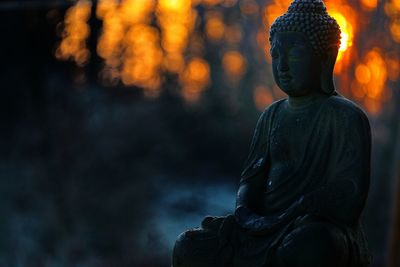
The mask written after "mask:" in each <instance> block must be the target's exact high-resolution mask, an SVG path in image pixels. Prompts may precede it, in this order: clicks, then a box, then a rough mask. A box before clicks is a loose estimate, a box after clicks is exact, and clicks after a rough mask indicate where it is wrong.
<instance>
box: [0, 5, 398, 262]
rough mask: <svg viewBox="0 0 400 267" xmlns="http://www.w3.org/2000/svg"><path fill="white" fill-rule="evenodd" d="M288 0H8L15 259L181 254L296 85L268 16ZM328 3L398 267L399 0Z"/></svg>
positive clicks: (2, 247)
mask: <svg viewBox="0 0 400 267" xmlns="http://www.w3.org/2000/svg"><path fill="white" fill-rule="evenodd" d="M289 3H290V1H286V0H284V1H279V0H274V1H269V0H265V1H264V0H258V1H256V0H238V1H236V0H196V1H195V0H174V1H172V0H171V1H164V0H159V1H153V0H148V1H147V0H146V1H145V0H131V1H128V0H125V1H121V2H118V1H113V0H108V1H105V0H104V1H78V2H70V1H51V0H47V1H33V0H25V1H3V2H1V3H0V33H1V39H0V40H1V41H0V58H1V62H2V64H0V83H1V91H0V92H1V97H0V109H1V112H0V117H1V123H0V125H1V130H0V196H1V202H0V214H1V215H2V216H1V217H0V266H23V267H25V266H27V267H28V266H29V267H34V266H46V267H47V266H77V267H78V266H85V267H92V266H154V267H156V266H169V265H170V256H171V250H172V246H173V243H174V240H175V238H176V236H177V235H178V234H179V233H180V232H182V231H184V230H185V229H188V228H192V227H197V226H199V223H200V221H201V219H202V218H203V217H204V216H206V215H226V214H228V213H231V212H232V211H233V208H234V204H235V194H236V190H237V185H238V181H239V176H240V172H241V168H242V165H243V163H244V160H245V158H246V156H247V151H248V147H249V145H250V140H251V137H252V133H253V130H254V127H255V124H256V121H257V119H258V116H259V114H260V112H261V111H262V110H263V109H264V108H265V107H266V106H268V105H269V104H270V103H271V102H272V101H274V100H277V99H279V98H282V97H284V95H283V94H282V93H281V92H280V91H279V89H278V88H277V87H276V86H275V85H274V81H273V79H272V76H271V69H270V63H269V60H270V59H269V56H268V53H267V55H265V54H264V49H265V50H267V51H268V49H269V48H268V42H267V38H268V36H267V29H266V28H265V26H264V25H267V27H268V25H269V24H270V23H271V22H272V21H273V19H274V18H276V16H277V15H278V14H281V13H282V12H284V11H285V9H286V8H287V6H288V4H289ZM326 4H327V7H328V10H329V11H330V12H331V14H332V15H333V16H335V18H337V20H338V22H339V24H341V27H342V30H343V32H344V34H343V38H344V39H342V42H343V47H342V48H341V49H342V50H341V55H340V59H339V60H338V63H337V66H336V70H335V73H336V74H335V75H336V76H335V80H336V84H337V87H338V91H339V92H340V93H342V94H343V95H345V96H346V97H348V98H350V99H352V100H353V101H355V102H357V103H358V104H359V105H360V106H362V107H363V108H364V109H365V110H366V112H367V113H368V115H369V118H370V121H371V126H372V132H373V159H372V183H371V190H370V196H369V199H368V203H367V207H366V210H365V213H364V215H363V220H364V226H365V231H366V232H367V237H368V239H369V243H370V247H371V250H372V251H373V253H374V263H373V266H388V263H389V262H390V261H393V259H394V257H391V256H390V255H391V254H390V251H391V249H400V247H399V246H400V245H399V241H400V238H399V237H398V236H396V229H397V231H398V229H400V227H399V226H398V222H397V226H396V215H397V214H399V213H400V211H396V210H395V209H396V207H399V206H396V205H395V202H396V199H395V196H396V195H399V194H400V193H396V190H398V189H397V187H398V185H397V184H398V182H396V181H398V180H399V177H400V170H399V167H400V137H399V134H400V123H399V121H400V120H399V118H400V117H399V112H400V108H399V107H400V91H399V90H400V86H399V70H400V65H399V64H400V63H399V62H400V59H399V57H400V52H399V42H400V33H399V32H400V30H399V29H400V26H399V25H400V24H399V22H398V16H399V12H400V3H399V2H398V0H391V1H374V0H362V1H355V0H354V1H345V0H342V1H339V0H335V1H333V0H332V1H326ZM399 202H400V201H399ZM343 208H346V207H343ZM397 233H398V232H397ZM397 235H398V234H397ZM397 254H398V253H397ZM397 254H396V253H395V255H397ZM392 266H394V265H392Z"/></svg>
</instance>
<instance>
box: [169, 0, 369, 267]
mask: <svg viewBox="0 0 400 267" xmlns="http://www.w3.org/2000/svg"><path fill="white" fill-rule="evenodd" d="M269 41H270V44H271V50H270V53H271V57H272V70H273V76H274V80H275V82H276V83H277V85H278V86H279V88H280V89H281V90H282V91H283V92H285V93H286V94H287V96H288V97H287V98H286V99H282V100H279V101H276V102H274V103H273V104H271V105H270V106H269V107H268V108H267V109H266V110H265V111H264V112H263V113H262V114H261V116H260V118H259V120H258V123H257V126H256V129H255V132H254V136H253V140H252V143H251V146H250V151H249V156H248V158H247V160H246V163H245V165H244V169H243V172H242V174H241V179H240V183H239V188H238V193H237V201H236V208H235V212H234V214H231V215H227V216H221V217H212V216H207V217H206V218H205V219H204V220H203V221H202V223H201V227H199V228H195V229H191V230H188V231H186V232H184V233H182V234H181V235H180V236H179V237H178V239H177V241H176V243H175V247H174V252H173V259H172V266H173V267H197V266H198V267H205V266H207V267H213V266H218V267H223V266H235V267H241V266H243V267H364V266H368V265H369V262H370V255H369V252H368V249H367V245H366V241H365V237H364V234H363V231H362V229H361V223H360V215H361V213H362V210H363V208H364V205H365V202H366V198H367V194H368V189H369V181H370V150H371V134H370V127H369V122H368V118H367V116H366V115H365V113H364V112H363V111H362V110H361V109H360V108H359V107H358V106H357V105H355V104H354V103H352V102H351V101H349V100H347V99H346V98H344V97H343V96H340V95H339V94H338V93H337V92H336V90H335V86H334V82H333V68H334V65H335V61H336V57H337V53H338V49H339V45H340V29H339V26H338V24H337V22H336V21H335V19H333V18H332V17H330V16H329V15H328V13H327V11H326V7H325V5H324V3H323V2H322V1H321V0H294V1H293V2H292V3H291V5H290V7H289V8H288V10H287V12H286V13H285V14H283V15H282V16H280V17H278V18H277V19H276V20H275V22H274V23H273V25H272V26H271V29H270V39H269Z"/></svg>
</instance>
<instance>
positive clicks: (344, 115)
mask: <svg viewBox="0 0 400 267" xmlns="http://www.w3.org/2000/svg"><path fill="white" fill-rule="evenodd" d="M326 107H327V109H328V113H330V114H333V115H334V117H335V118H337V119H340V120H345V121H348V122H350V123H353V122H355V121H360V122H362V123H365V124H368V125H369V120H368V117H367V115H366V113H365V112H364V111H363V110H362V109H361V107H359V106H358V105H357V104H356V103H354V102H353V101H351V100H349V99H347V98H345V97H343V96H331V97H329V99H328V100H327V105H326Z"/></svg>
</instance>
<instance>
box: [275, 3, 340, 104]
mask: <svg viewBox="0 0 400 267" xmlns="http://www.w3.org/2000/svg"><path fill="white" fill-rule="evenodd" d="M269 41H270V44H271V51H270V52H271V57H272V69H273V75H274V79H275V82H276V83H277V85H278V86H279V87H280V88H281V89H282V90H283V91H284V92H285V93H287V94H288V95H289V96H303V95H307V94H310V93H312V92H315V91H318V90H319V91H321V92H323V93H325V94H335V93H336V92H335V87H334V84H333V68H334V65H335V62H336V57H337V53H338V50H339V46H340V28H339V25H338V24H337V22H336V20H335V19H334V18H332V17H331V16H329V15H328V13H327V11H326V7H325V5H324V3H323V2H322V0H294V1H293V2H292V3H291V5H290V6H289V9H288V11H287V12H286V13H285V14H283V15H282V16H280V17H278V18H277V19H276V20H275V21H274V23H273V24H272V26H271V29H270V37H269Z"/></svg>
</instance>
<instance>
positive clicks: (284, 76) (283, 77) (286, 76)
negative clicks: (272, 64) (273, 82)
mask: <svg viewBox="0 0 400 267" xmlns="http://www.w3.org/2000/svg"><path fill="white" fill-rule="evenodd" d="M291 79H292V77H291V76H290V75H289V74H286V73H285V74H283V73H282V74H279V80H281V81H290V80H291Z"/></svg>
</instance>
